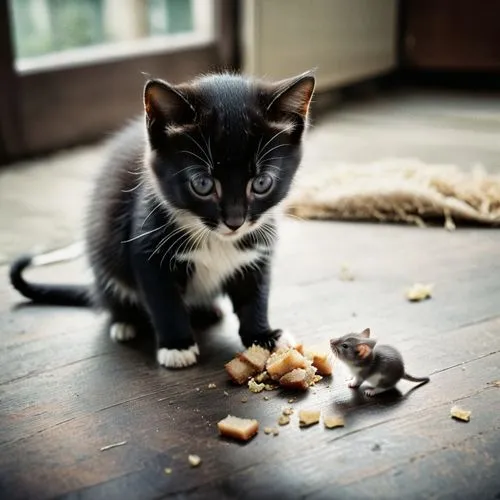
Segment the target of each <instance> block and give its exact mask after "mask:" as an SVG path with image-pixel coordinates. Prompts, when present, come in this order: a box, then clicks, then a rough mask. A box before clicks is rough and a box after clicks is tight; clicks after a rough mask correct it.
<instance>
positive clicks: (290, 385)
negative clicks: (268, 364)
mask: <svg viewBox="0 0 500 500" xmlns="http://www.w3.org/2000/svg"><path fill="white" fill-rule="evenodd" d="M307 380H308V377H307V371H306V370H304V368H295V370H292V371H291V372H288V373H285V374H284V375H283V376H282V377H281V378H280V385H281V386H282V387H286V388H287V389H295V390H299V391H305V390H307V389H308V388H309V382H308V381H307Z"/></svg>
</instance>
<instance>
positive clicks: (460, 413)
mask: <svg viewBox="0 0 500 500" xmlns="http://www.w3.org/2000/svg"><path fill="white" fill-rule="evenodd" d="M450 415H451V418H454V419H456V420H461V421H462V422H469V421H470V416H471V415H472V412H471V411H469V410H463V409H462V408H459V407H458V406H453V407H452V408H451V410H450Z"/></svg>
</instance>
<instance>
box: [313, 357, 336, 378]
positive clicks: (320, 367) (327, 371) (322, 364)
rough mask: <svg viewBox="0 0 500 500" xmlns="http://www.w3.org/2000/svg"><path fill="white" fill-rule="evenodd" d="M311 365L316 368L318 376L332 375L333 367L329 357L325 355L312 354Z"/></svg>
mask: <svg viewBox="0 0 500 500" xmlns="http://www.w3.org/2000/svg"><path fill="white" fill-rule="evenodd" d="M312 365H313V366H314V367H315V368H316V372H317V373H318V375H322V376H329V375H331V374H332V371H333V367H332V363H331V361H330V355H329V354H327V353H320V352H313V353H312Z"/></svg>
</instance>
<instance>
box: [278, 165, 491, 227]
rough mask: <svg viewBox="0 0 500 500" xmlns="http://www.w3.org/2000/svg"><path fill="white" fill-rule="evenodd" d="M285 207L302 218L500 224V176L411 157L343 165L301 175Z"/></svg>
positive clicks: (420, 223)
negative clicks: (429, 162) (424, 161)
mask: <svg viewBox="0 0 500 500" xmlns="http://www.w3.org/2000/svg"><path fill="white" fill-rule="evenodd" d="M310 173H311V171H310V172H309V174H310ZM285 210H286V212H287V213H288V214H289V215H291V216H296V217H299V218H302V219H324V220H350V221H353V220H359V221H361V220H364V221H383V222H405V223H411V224H417V225H419V226H426V225H427V224H429V223H435V222H436V221H440V222H441V223H444V226H445V227H446V228H447V229H448V230H453V229H455V228H456V225H457V224H459V223H461V222H463V223H467V224H471V223H478V224H482V225H488V226H497V225H499V224H500V175H493V174H491V173H488V172H487V171H486V170H485V169H484V168H483V167H481V166H475V167H473V168H472V169H470V170H468V171H466V170H463V169H459V168H458V167H456V166H454V165H438V164H427V163H423V162H421V161H419V160H413V159H407V160H406V159H394V160H384V161H380V162H375V163H372V164H366V165H351V164H339V165H334V166H332V168H331V169H328V170H324V171H322V172H314V174H313V175H303V176H301V177H299V178H298V180H297V182H296V184H295V186H294V188H293V190H292V192H291V195H290V197H289V198H288V201H287V203H286V205H285Z"/></svg>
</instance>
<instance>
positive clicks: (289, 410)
mask: <svg viewBox="0 0 500 500" xmlns="http://www.w3.org/2000/svg"><path fill="white" fill-rule="evenodd" d="M292 413H293V408H289V407H288V408H283V415H291V414H292Z"/></svg>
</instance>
